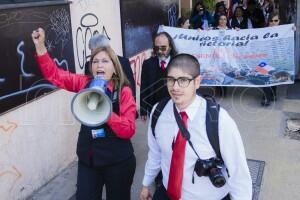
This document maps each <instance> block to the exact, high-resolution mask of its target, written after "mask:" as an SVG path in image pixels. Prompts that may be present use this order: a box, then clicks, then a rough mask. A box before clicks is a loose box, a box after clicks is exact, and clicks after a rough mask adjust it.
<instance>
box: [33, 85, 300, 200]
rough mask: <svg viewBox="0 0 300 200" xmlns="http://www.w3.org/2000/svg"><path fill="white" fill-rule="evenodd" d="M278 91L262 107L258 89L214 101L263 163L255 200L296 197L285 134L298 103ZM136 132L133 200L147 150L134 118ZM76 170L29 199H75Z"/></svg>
mask: <svg viewBox="0 0 300 200" xmlns="http://www.w3.org/2000/svg"><path fill="white" fill-rule="evenodd" d="M278 90H279V91H278V92H279V95H278V97H279V98H278V101H277V102H275V103H274V104H272V105H271V106H269V107H261V106H260V99H261V95H262V93H261V91H260V90H259V89H258V88H230V89H229V91H228V95H227V97H226V98H217V100H218V102H219V103H220V104H221V105H222V107H224V108H225V109H226V110H227V111H228V112H229V114H230V115H231V116H232V117H233V118H234V119H235V121H236V123H237V125H238V127H239V129H240V132H241V135H242V138H243V141H244V145H245V150H246V154H247V158H248V159H253V160H261V161H264V162H265V167H264V173H263V176H262V186H261V188H260V192H259V193H258V195H259V198H258V199H259V200H283V199H284V200H295V199H300V193H299V188H300V181H299V179H300V173H299V171H300V154H299V153H298V152H299V151H300V141H298V140H293V139H290V138H289V137H288V136H286V135H285V127H286V120H287V119H288V118H290V117H297V116H298V115H299V113H297V112H298V111H297V110H299V108H300V101H299V100H297V99H296V100H295V99H294V100H293V99H286V93H287V87H286V86H279V89H278ZM294 106H297V107H295V108H293V107H294ZM137 130H138V131H137V133H136V135H135V137H134V138H133V140H132V141H133V145H134V148H135V155H136V158H137V168H136V173H135V178H134V184H133V187H132V199H133V200H137V199H138V195H139V191H140V188H141V182H142V178H143V173H144V165H145V160H146V158H147V149H148V147H147V141H146V140H147V139H146V124H143V123H142V122H141V121H139V120H137ZM76 169H77V168H76V161H74V162H73V163H71V164H70V166H69V167H68V168H67V169H65V170H64V171H63V172H62V173H61V174H59V175H58V176H57V177H55V178H54V179H53V180H51V181H50V182H49V183H48V184H47V185H45V186H44V187H42V188H41V189H40V190H39V191H37V192H35V193H34V194H33V195H32V196H31V197H30V198H28V199H34V200H53V199H55V200H68V199H74V200H75V198H74V193H75V190H76V185H75V184H76V173H77V172H76Z"/></svg>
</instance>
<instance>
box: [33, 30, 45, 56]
mask: <svg viewBox="0 0 300 200" xmlns="http://www.w3.org/2000/svg"><path fill="white" fill-rule="evenodd" d="M31 37H32V41H33V43H34V45H35V50H36V53H37V55H38V56H41V55H44V54H45V53H47V48H46V46H45V31H44V30H43V29H42V28H38V29H37V30H34V31H32V34H31Z"/></svg>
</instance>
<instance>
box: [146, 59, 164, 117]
mask: <svg viewBox="0 0 300 200" xmlns="http://www.w3.org/2000/svg"><path fill="white" fill-rule="evenodd" d="M166 75H167V70H166V69H165V70H162V69H161V67H160V65H159V60H158V57H157V56H155V57H151V58H149V59H147V60H145V61H144V63H143V66H142V74H141V90H140V114H141V115H142V116H145V115H147V114H148V115H149V114H150V112H151V109H152V107H153V106H154V105H155V104H156V103H157V102H159V101H160V100H161V99H163V98H164V97H168V96H169V93H168V90H167V87H166V84H165V77H166Z"/></svg>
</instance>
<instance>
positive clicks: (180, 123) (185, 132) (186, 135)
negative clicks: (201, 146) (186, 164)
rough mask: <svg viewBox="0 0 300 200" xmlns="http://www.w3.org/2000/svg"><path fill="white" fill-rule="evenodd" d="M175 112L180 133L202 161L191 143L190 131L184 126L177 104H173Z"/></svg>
mask: <svg viewBox="0 0 300 200" xmlns="http://www.w3.org/2000/svg"><path fill="white" fill-rule="evenodd" d="M173 111H174V116H175V119H176V122H177V125H178V127H179V130H180V133H181V134H182V136H183V137H184V139H186V141H188V143H189V145H190V146H191V148H192V149H193V151H194V152H195V154H196V155H197V157H198V159H200V160H201V158H200V156H199V155H198V153H197V152H196V150H195V148H194V146H193V143H192V142H191V140H190V138H191V135H190V133H189V131H188V130H187V129H186V128H185V126H184V124H183V121H182V119H181V117H180V115H179V113H178V111H177V109H176V106H175V104H174V103H173Z"/></svg>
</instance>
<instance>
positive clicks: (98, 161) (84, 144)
mask: <svg viewBox="0 0 300 200" xmlns="http://www.w3.org/2000/svg"><path fill="white" fill-rule="evenodd" d="M87 85H89V84H87ZM109 96H110V97H111V100H112V102H113V112H115V113H117V114H119V102H118V99H119V98H118V97H116V98H115V99H112V96H115V95H109ZM101 128H104V130H105V133H106V137H104V138H93V137H92V130H97V129H101ZM133 152H134V151H133V146H132V143H131V141H130V139H122V138H119V137H117V136H116V134H115V133H114V132H113V131H112V129H111V128H110V127H109V126H108V125H106V124H104V125H102V126H99V127H95V128H92V127H88V126H85V125H81V128H80V132H79V136H78V141H77V151H76V153H77V156H78V159H79V161H80V162H83V163H85V164H86V165H88V166H95V167H101V166H106V165H111V164H115V163H118V162H120V161H124V160H126V159H128V158H130V157H131V156H133Z"/></svg>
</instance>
